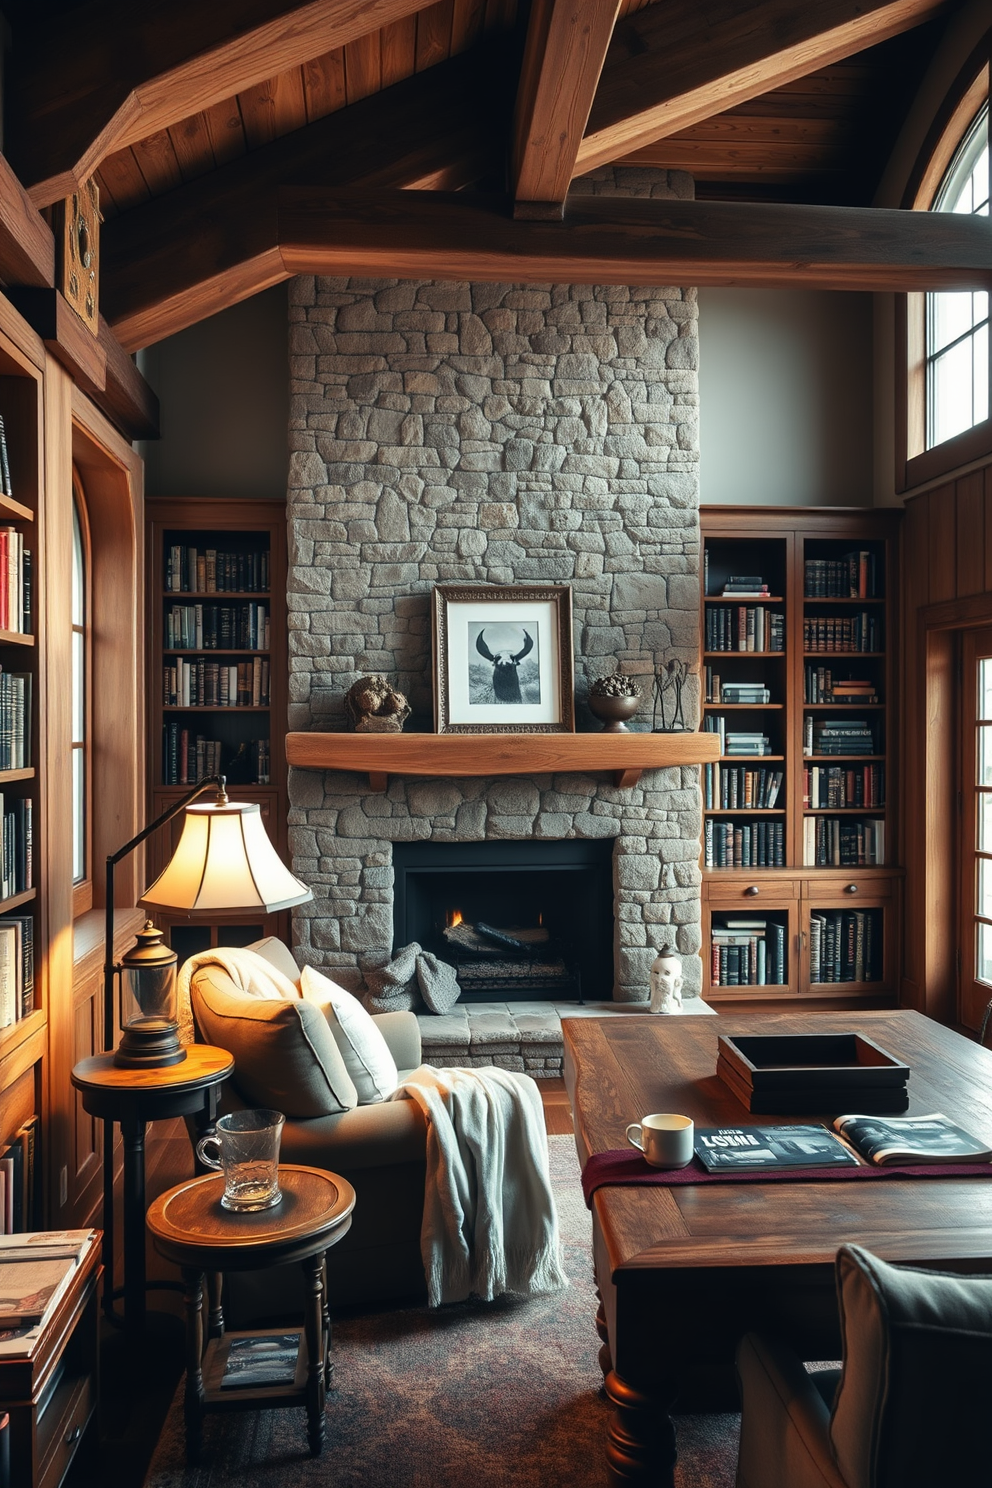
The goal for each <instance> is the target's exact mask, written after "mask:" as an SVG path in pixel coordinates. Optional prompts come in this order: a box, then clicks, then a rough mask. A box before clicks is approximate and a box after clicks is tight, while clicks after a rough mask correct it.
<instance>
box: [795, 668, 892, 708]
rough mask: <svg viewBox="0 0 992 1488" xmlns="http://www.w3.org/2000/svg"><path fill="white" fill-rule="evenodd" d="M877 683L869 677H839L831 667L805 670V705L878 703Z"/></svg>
mask: <svg viewBox="0 0 992 1488" xmlns="http://www.w3.org/2000/svg"><path fill="white" fill-rule="evenodd" d="M878 700H879V699H878V693H877V692H876V690H875V683H874V682H873V681H872V680H871V679H870V678H868V677H838V676H836V675H835V674H834V672H833V670H832V668H831V667H821V666H806V667H804V668H803V702H804V703H877V702H878Z"/></svg>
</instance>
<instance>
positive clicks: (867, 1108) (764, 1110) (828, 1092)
mask: <svg viewBox="0 0 992 1488" xmlns="http://www.w3.org/2000/svg"><path fill="white" fill-rule="evenodd" d="M716 1072H717V1074H718V1075H719V1076H720V1079H721V1080H722V1081H723V1083H724V1084H725V1085H726V1086H727V1089H728V1090H730V1091H732V1092H733V1094H734V1095H735V1096H736V1097H737V1099H738V1100H739V1101H740V1103H741V1105H742V1106H743V1107H744V1109H745V1110H746V1111H750V1112H751V1114H752V1115H755V1116H758V1115H762V1116H846V1115H854V1114H855V1113H857V1114H859V1115H865V1116H883V1115H885V1116H898V1115H901V1114H902V1113H903V1112H904V1111H907V1110H908V1109H909V1092H908V1090H907V1089H906V1086H905V1085H875V1086H871V1085H861V1086H852V1085H813V1086H809V1085H794V1086H781V1087H778V1088H776V1089H772V1090H755V1089H753V1088H752V1087H751V1086H750V1085H748V1084H747V1083H746V1081H745V1080H744V1079H743V1078H742V1077H741V1076H740V1075H739V1074H738V1072H737V1070H736V1069H735V1068H734V1066H733V1065H731V1064H729V1063H728V1062H727V1061H726V1060H725V1059H723V1058H721V1059H718V1060H717V1065H716Z"/></svg>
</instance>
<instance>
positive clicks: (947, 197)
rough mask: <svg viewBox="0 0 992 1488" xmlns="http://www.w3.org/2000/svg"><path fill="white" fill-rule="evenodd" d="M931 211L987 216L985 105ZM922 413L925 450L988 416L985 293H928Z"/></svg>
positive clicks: (986, 114) (987, 348)
mask: <svg viewBox="0 0 992 1488" xmlns="http://www.w3.org/2000/svg"><path fill="white" fill-rule="evenodd" d="M932 210H933V211H935V212H958V213H963V214H966V215H971V216H976V217H987V216H988V215H989V111H988V104H986V105H985V106H984V107H983V108H982V109H981V111H980V112H979V114H978V115H977V117H976V118H975V119H974V121H973V122H972V124H971V126H970V128H969V129H968V132H967V133H966V134H965V137H964V139H963V140H962V141H961V144H960V146H959V147H958V149H957V151H956V153H955V155H954V158H953V160H952V161H951V164H950V167H949V169H948V171H947V174H946V176H945V177H944V180H943V182H942V184H941V187H940V190H939V191H938V193H937V196H936V198H935V200H934V204H933V208H932ZM926 409H927V417H926V447H927V449H933V448H934V446H935V445H938V444H943V443H944V441H945V440H947V439H953V438H954V436H955V435H956V434H963V433H964V432H965V431H966V430H968V429H973V428H974V427H975V426H976V424H980V423H983V422H984V421H985V420H986V419H987V418H988V417H989V293H988V290H985V289H981V290H978V289H976V290H953V291H952V290H940V291H938V292H935V293H933V294H928V295H927V322H926Z"/></svg>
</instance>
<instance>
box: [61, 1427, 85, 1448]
mask: <svg viewBox="0 0 992 1488" xmlns="http://www.w3.org/2000/svg"><path fill="white" fill-rule="evenodd" d="M82 1434H83V1428H82V1426H74V1427H73V1428H72V1430H70V1431H67V1432H66V1434H65V1444H66V1446H67V1447H74V1446H75V1445H76V1443H77V1442H78V1440H79V1438H80V1437H81V1436H82Z"/></svg>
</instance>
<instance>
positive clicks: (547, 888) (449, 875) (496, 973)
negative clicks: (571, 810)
mask: <svg viewBox="0 0 992 1488" xmlns="http://www.w3.org/2000/svg"><path fill="white" fill-rule="evenodd" d="M612 864H613V842H612V840H609V839H596V840H583V839H576V840H568V841H561V842H534V841H530V840H522V841H496V842H493V841H488V842H457V843H456V842H443V843H435V842H412V843H405V842H404V843H395V844H394V845H393V875H394V883H393V944H394V949H399V948H400V947H401V946H404V945H408V944H409V943H410V941H413V940H416V941H418V942H419V943H420V944H421V945H422V946H423V947H424V949H425V950H429V951H433V952H434V954H435V955H437V956H439V957H440V958H441V960H443V961H447V962H448V963H449V964H451V965H453V966H455V968H456V970H457V973H458V982H459V986H460V988H461V999H462V1001H464V1002H507V1001H522V1000H527V1001H534V1000H556V1001H557V1000H564V1001H582V1000H587V1001H606V1000H609V999H610V998H612V996H613V945H614V911H613V866H612Z"/></svg>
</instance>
